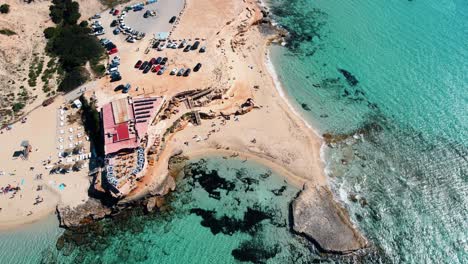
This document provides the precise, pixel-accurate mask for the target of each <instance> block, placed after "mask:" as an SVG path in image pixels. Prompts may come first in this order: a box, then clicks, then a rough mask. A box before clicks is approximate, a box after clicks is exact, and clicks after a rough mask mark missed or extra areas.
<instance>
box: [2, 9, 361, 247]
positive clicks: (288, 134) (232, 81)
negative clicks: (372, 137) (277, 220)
mask: <svg viewBox="0 0 468 264" xmlns="http://www.w3.org/2000/svg"><path fill="white" fill-rule="evenodd" d="M165 1H168V0H160V3H159V4H162V3H163V2H165ZM181 3H182V5H181V6H180V8H181V9H180V14H174V15H177V16H178V20H177V22H176V23H175V24H174V27H173V28H172V30H171V31H170V37H169V38H170V39H171V40H174V41H177V42H180V41H182V40H183V39H186V40H189V41H190V42H193V41H195V40H199V41H200V42H201V45H202V46H206V48H207V49H206V52H205V53H199V52H196V51H192V52H182V50H180V49H164V50H162V51H157V50H156V49H153V48H151V47H150V39H151V37H152V36H147V37H146V38H145V39H143V40H141V41H138V42H136V43H127V42H125V41H124V37H123V36H121V35H120V36H119V35H113V34H112V33H111V32H112V31H111V30H110V29H108V30H107V32H106V34H105V35H104V36H101V37H102V38H109V39H111V40H112V41H113V42H114V43H115V44H117V46H118V47H119V53H118V54H117V55H118V56H119V57H120V58H121V62H120V66H119V69H120V72H121V74H122V78H123V79H122V81H119V82H112V83H111V82H109V77H104V78H101V79H98V80H96V81H95V82H93V83H92V84H90V85H84V87H86V88H87V89H86V93H85V95H86V96H87V97H88V98H93V99H95V100H96V103H97V105H98V107H103V106H104V105H106V104H108V103H110V102H112V101H115V100H117V99H121V98H127V97H128V96H130V97H133V98H139V97H142V98H144V97H149V96H158V97H164V98H165V99H166V101H167V104H164V106H163V109H162V110H161V111H160V112H159V114H158V115H157V117H156V118H155V119H154V121H153V122H151V124H150V126H149V128H148V134H149V135H148V139H151V140H153V141H154V140H155V138H158V140H161V144H158V146H157V148H156V150H155V151H154V152H156V154H154V153H153V154H150V153H149V151H147V152H145V155H146V158H147V161H145V162H147V163H145V167H144V168H145V171H144V175H142V176H141V178H139V179H138V180H137V181H135V182H134V184H135V186H134V188H133V190H132V191H131V192H129V193H126V195H125V196H123V197H120V201H119V202H118V204H125V203H129V202H132V201H134V200H137V199H140V198H141V197H145V196H148V195H153V196H154V195H156V196H163V195H164V194H166V193H167V192H168V191H170V189H173V188H176V185H175V183H174V180H173V179H172V177H171V176H170V173H169V170H168V162H169V159H170V158H171V157H173V156H174V155H184V156H188V157H192V158H193V157H199V156H204V155H208V154H217V155H222V156H225V157H227V158H228V157H231V156H232V157H241V158H246V159H252V160H255V161H257V162H260V163H262V164H265V165H266V166H268V167H270V168H272V169H273V170H275V171H277V172H278V173H279V174H281V175H283V176H284V177H285V179H286V180H287V181H288V182H289V183H290V184H293V185H295V186H298V187H299V188H303V191H302V192H301V193H300V194H299V195H298V198H297V199H296V200H295V201H294V202H293V204H292V205H291V210H292V217H293V221H294V223H291V225H292V229H293V230H294V231H295V232H297V233H298V234H301V235H304V236H306V237H307V238H309V239H310V240H311V241H312V242H314V243H316V244H317V245H318V246H319V248H321V249H322V250H323V251H325V252H336V253H349V252H353V251H356V250H359V249H362V248H365V247H366V246H367V241H366V240H365V239H364V238H363V237H362V236H361V235H360V234H359V232H358V231H357V230H356V229H355V228H354V226H353V224H352V223H351V222H350V220H349V217H348V215H347V213H346V210H345V209H343V208H342V207H341V206H340V205H339V204H338V203H337V202H336V201H335V200H334V198H333V195H332V194H331V192H330V190H329V187H328V181H327V177H326V176H325V174H324V170H323V164H322V161H321V157H320V147H321V145H322V139H321V138H320V136H318V135H317V134H315V133H314V131H313V130H312V129H310V128H309V127H308V126H307V125H306V124H305V123H304V121H303V120H302V119H301V118H300V117H299V116H298V115H296V114H295V113H294V111H293V110H292V109H291V107H290V106H289V105H288V103H287V102H286V101H285V99H284V98H283V97H282V96H281V95H280V93H279V91H278V90H277V88H276V87H275V82H274V79H273V77H272V76H271V74H270V71H271V69H268V66H267V62H268V45H270V43H271V42H275V41H281V40H282V37H283V36H284V34H285V32H283V31H281V30H278V29H275V28H274V27H273V26H272V25H271V23H269V18H268V14H267V13H268V11H267V10H266V9H265V8H263V7H261V6H260V5H259V3H258V2H256V1H247V0H244V1H222V0H197V1H195V0H187V1H185V2H184V1H182V0H181V1H174V5H180V4H181ZM160 7H161V9H160V10H159V12H164V9H162V5H161V6H160ZM118 8H121V7H120V6H119V7H118ZM104 13H106V14H105V15H104ZM220 14H222V15H220ZM112 19H113V18H112V17H111V16H110V15H109V14H107V12H103V17H102V21H103V24H104V25H107V24H109V23H110V22H111V20H112ZM148 35H150V34H148ZM159 56H162V57H168V70H167V71H168V72H169V71H170V70H171V69H173V68H175V67H177V68H179V69H180V68H182V67H183V68H193V67H194V66H195V65H196V64H197V63H201V64H202V65H203V66H202V68H201V70H200V71H198V72H192V74H191V75H190V76H188V77H176V76H171V75H169V74H168V72H166V74H163V75H160V76H158V75H156V74H155V73H151V72H150V73H148V74H142V73H141V71H138V70H137V69H135V68H134V64H135V62H136V61H137V60H143V61H144V60H149V59H151V58H152V57H159ZM126 83H130V84H131V85H132V87H133V88H132V89H131V90H130V91H129V93H128V94H122V93H120V92H115V91H114V88H115V87H116V86H117V85H119V84H126ZM136 87H138V88H139V89H138V90H137V89H136ZM195 90H196V91H197V93H191V94H190V95H189V96H188V97H187V96H184V95H183V94H182V93H184V92H187V91H195ZM204 91H208V92H209V93H208V95H204V96H200V97H199V98H198V97H197V95H198V94H199V93H200V92H204ZM192 97H193V98H195V99H193V100H192ZM57 104H60V103H58V102H57ZM57 109H59V105H51V106H48V107H46V108H40V109H38V110H36V111H37V113H36V111H35V112H33V113H31V115H30V116H29V118H28V119H29V121H28V122H27V123H26V124H22V125H21V126H17V127H15V128H13V130H12V131H8V132H5V133H4V134H2V135H0V142H1V144H2V145H3V144H4V142H5V144H6V142H7V141H8V142H11V143H8V144H11V146H10V145H8V152H11V150H13V149H15V148H17V145H18V144H19V142H18V141H21V140H20V138H26V139H29V140H30V142H31V144H33V145H34V144H37V143H35V142H36V141H40V140H42V139H43V138H44V139H45V138H49V139H50V138H51V136H50V135H49V134H55V133H56V132H55V131H56V130H57V124H55V123H53V122H51V123H50V124H48V125H47V126H46V128H45V129H49V130H50V131H48V132H45V134H44V135H41V134H39V133H38V134H37V135H34V137H37V139H35V138H34V137H33V136H32V135H28V134H27V131H28V128H27V127H26V126H27V125H29V126H31V128H29V129H32V127H34V128H37V127H40V126H41V125H40V124H38V123H33V122H39V123H40V122H41V121H39V120H38V118H39V117H36V116H35V115H40V119H41V120H45V119H49V120H50V119H53V120H54V122H57V121H56V115H57V111H58V110H57ZM195 112H196V113H198V114H195ZM197 115H199V117H200V118H197ZM33 120H38V121H33ZM43 122H46V121H43ZM15 130H18V131H23V130H24V133H26V134H17V135H16V134H13V133H14V131H15ZM166 132H167V133H166ZM46 134H47V135H46ZM7 137H8V138H7ZM52 141H53V139H52ZM49 144H50V146H49V147H44V148H42V147H40V148H39V149H47V150H49V151H51V152H52V151H54V152H56V150H55V146H56V143H49ZM148 144H150V145H151V144H153V142H148ZM148 149H151V148H150V146H148ZM3 153H4V151H3V150H2V155H3ZM33 154H34V155H36V154H35V153H34V152H33ZM43 155H50V154H49V153H47V154H43ZM38 156H39V154H38ZM41 157H42V156H41ZM31 159H32V157H31ZM7 162H11V157H10V153H7V154H5V156H2V161H1V163H0V164H1V165H0V168H1V169H3V170H5V171H7V172H10V171H11V170H14V169H15V168H17V167H21V166H23V165H20V162H24V161H16V162H17V163H14V165H9V166H10V167H7V165H6V163H7ZM27 162H33V160H31V161H27ZM36 162H37V161H36ZM23 167H29V165H26V166H23ZM35 173H36V172H35ZM43 173H44V176H43V179H45V180H46V181H48V182H49V181H50V180H49V179H51V177H63V178H60V179H59V181H60V182H62V181H64V180H63V179H64V178H71V177H74V180H73V182H72V183H69V184H66V185H67V187H66V188H65V191H66V193H74V194H78V193H79V195H73V197H69V198H66V196H65V192H63V191H59V192H58V194H57V196H56V198H55V200H54V199H52V198H50V201H52V202H50V203H49V204H48V207H47V208H44V211H45V210H46V209H47V210H49V211H50V210H51V208H53V207H54V206H55V205H57V204H59V206H58V207H59V211H62V212H64V214H62V219H63V218H64V217H65V218H67V217H68V218H70V217H71V216H75V215H74V213H73V210H74V208H79V211H80V212H81V216H86V215H83V214H86V213H87V212H86V210H82V209H83V207H82V206H81V207H80V205H79V204H81V203H82V202H83V201H84V200H86V198H85V197H87V188H88V186H89V184H86V183H85V182H88V181H90V180H92V179H91V178H90V177H88V176H87V173H84V172H79V173H77V174H79V175H76V176H75V175H72V174H66V175H59V176H51V175H48V174H46V172H45V171H44V172H43ZM21 174H22V175H26V174H28V175H32V173H30V172H29V171H28V170H27V169H25V170H24V171H21ZM85 174H86V175H85ZM99 175H100V174H99V173H98V176H96V177H97V178H99V177H102V175H101V176H99ZM9 177H11V178H9V180H10V181H11V180H16V181H18V180H21V178H19V177H18V176H14V175H12V176H9ZM31 177H33V176H31ZM81 177H83V178H84V179H86V180H83V181H81V182H80V183H83V184H84V185H85V186H86V188H83V185H80V186H75V185H76V184H77V183H78V182H79V181H78V180H76V181H75V178H76V179H78V178H81ZM4 179H5V176H2V177H0V182H1V183H2V184H3V185H4V184H7V182H8V181H4ZM95 180H96V179H95ZM31 181H32V179H31ZM92 185H94V188H97V189H99V190H98V191H102V193H106V191H104V190H102V189H101V188H100V187H99V186H98V187H96V181H94V182H93V184H92ZM98 185H101V183H100V180H99V179H98ZM23 193H26V191H24V192H23ZM32 196H35V194H32V195H31V197H32ZM75 196H76V197H75ZM0 198H1V199H3V198H4V197H0ZM28 199H29V198H28ZM44 200H46V199H44ZM47 200H49V199H47ZM92 203H94V200H93V202H92ZM44 205H45V204H44ZM77 205H78V207H77ZM93 206H94V205H93ZM18 207H24V208H30V207H31V205H28V204H27V203H24V204H21V205H20V204H14V203H12V204H9V205H8V206H6V207H5V208H3V210H2V211H1V212H0V220H3V219H5V220H7V221H8V223H12V221H14V220H15V219H19V218H20V215H21V214H18V216H16V218H15V216H12V215H10V214H9V216H8V218H7V216H6V215H7V214H6V212H12V211H14V210H17V209H16V208H18ZM26 210H27V209H26ZM109 213H110V212H109ZM4 217H5V218H4ZM21 217H24V216H23V215H21ZM0 222H1V221H0ZM62 223H63V221H62Z"/></svg>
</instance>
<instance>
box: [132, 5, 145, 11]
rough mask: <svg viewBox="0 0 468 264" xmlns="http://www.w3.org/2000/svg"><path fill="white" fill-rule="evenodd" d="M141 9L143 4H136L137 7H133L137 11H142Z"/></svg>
mask: <svg viewBox="0 0 468 264" xmlns="http://www.w3.org/2000/svg"><path fill="white" fill-rule="evenodd" d="M141 10H143V6H141V5H138V6H135V7H134V8H133V11H135V12H136V11H141Z"/></svg>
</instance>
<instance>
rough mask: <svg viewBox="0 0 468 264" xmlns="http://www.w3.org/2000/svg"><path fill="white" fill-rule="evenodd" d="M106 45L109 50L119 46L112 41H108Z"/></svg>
mask: <svg viewBox="0 0 468 264" xmlns="http://www.w3.org/2000/svg"><path fill="white" fill-rule="evenodd" d="M104 47H106V49H107V50H111V49H114V48H117V46H116V45H115V44H114V43H112V42H109V43H107V44H106V45H105V46H104Z"/></svg>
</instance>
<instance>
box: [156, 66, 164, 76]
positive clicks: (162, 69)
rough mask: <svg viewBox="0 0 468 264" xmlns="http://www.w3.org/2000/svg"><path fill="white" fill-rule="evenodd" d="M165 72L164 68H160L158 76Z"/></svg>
mask: <svg viewBox="0 0 468 264" xmlns="http://www.w3.org/2000/svg"><path fill="white" fill-rule="evenodd" d="M165 70H166V66H162V67H161V69H160V70H159V71H158V75H163V74H164V71H165Z"/></svg>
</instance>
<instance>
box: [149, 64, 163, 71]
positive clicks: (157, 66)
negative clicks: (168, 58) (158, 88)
mask: <svg viewBox="0 0 468 264" xmlns="http://www.w3.org/2000/svg"><path fill="white" fill-rule="evenodd" d="M160 69H161V65H156V67H154V68H153V70H151V71H152V72H158V71H159V70H160Z"/></svg>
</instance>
